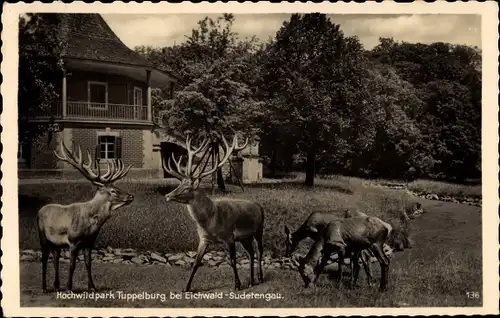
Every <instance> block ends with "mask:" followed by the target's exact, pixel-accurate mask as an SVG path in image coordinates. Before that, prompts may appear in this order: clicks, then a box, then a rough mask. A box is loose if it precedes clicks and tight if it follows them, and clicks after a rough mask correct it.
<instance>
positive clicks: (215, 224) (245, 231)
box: [163, 136, 264, 291]
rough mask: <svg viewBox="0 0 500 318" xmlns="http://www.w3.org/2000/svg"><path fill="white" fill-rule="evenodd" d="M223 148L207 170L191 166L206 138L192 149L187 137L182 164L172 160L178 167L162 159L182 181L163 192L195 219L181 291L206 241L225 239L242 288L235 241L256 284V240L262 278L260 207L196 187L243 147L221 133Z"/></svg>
mask: <svg viewBox="0 0 500 318" xmlns="http://www.w3.org/2000/svg"><path fill="white" fill-rule="evenodd" d="M222 139H223V142H224V145H225V146H226V151H225V154H224V158H223V159H222V161H220V162H217V164H216V165H215V166H214V167H213V168H212V169H210V171H205V172H200V173H198V174H197V173H195V170H196V168H195V169H194V170H193V169H192V161H193V156H194V155H195V154H196V153H198V152H201V151H202V150H203V149H205V148H206V147H207V146H208V144H209V143H208V141H207V140H206V139H205V141H204V142H202V144H201V146H200V147H199V148H197V149H194V150H193V149H191V147H190V143H191V140H190V138H189V137H188V138H187V140H186V146H187V147H186V148H187V151H188V159H187V164H186V167H185V168H182V167H181V166H180V163H181V159H182V158H180V159H179V160H178V161H176V160H175V159H174V158H173V160H174V163H175V165H176V167H177V170H174V169H172V168H171V166H170V160H169V161H168V166H167V165H166V164H165V161H164V162H163V167H164V169H165V170H166V171H167V172H168V173H170V174H171V175H173V176H175V177H176V178H177V179H179V180H180V181H181V183H180V184H179V185H178V186H177V188H175V189H174V190H173V191H171V192H170V193H168V194H166V195H165V199H166V200H167V202H168V201H176V202H179V203H182V204H185V205H187V210H188V212H189V214H190V216H191V218H192V219H193V220H194V221H195V223H196V226H197V232H198V239H199V243H198V249H197V252H196V258H195V262H194V264H193V267H192V270H191V275H190V277H189V280H188V282H187V285H186V287H185V289H184V291H189V290H190V289H191V283H192V281H193V278H194V276H195V274H196V272H197V269H198V268H199V267H200V266H202V259H203V255H204V254H205V252H206V249H207V247H208V245H209V244H211V243H215V242H217V241H219V242H225V243H226V244H227V246H228V249H229V258H230V261H231V267H232V268H233V272H234V279H235V285H234V286H235V289H237V290H238V289H241V282H240V279H239V276H238V271H237V268H236V245H235V244H236V242H240V243H241V244H242V245H243V247H244V248H245V250H246V251H247V252H248V254H249V257H250V285H254V284H255V279H254V257H255V252H254V246H253V243H254V241H256V242H257V247H258V248H257V261H258V271H259V280H260V281H261V282H262V281H263V273H262V254H263V244H262V234H263V229H264V210H263V209H262V207H261V206H260V205H259V204H257V203H255V202H252V201H249V200H242V199H229V198H217V199H211V198H209V197H208V196H207V195H205V194H204V193H202V192H201V191H200V190H198V187H199V183H200V180H201V179H202V178H203V177H204V176H207V175H210V174H211V173H213V172H215V171H216V170H217V169H218V168H220V167H221V166H222V165H223V164H224V163H225V162H226V161H227V160H228V159H229V156H230V155H231V153H232V152H233V151H234V150H235V149H243V148H242V147H244V146H245V145H246V143H245V145H244V146H242V147H237V138H236V137H235V138H234V139H233V144H232V146H229V145H228V144H227V142H226V140H225V138H224V137H223V136H222Z"/></svg>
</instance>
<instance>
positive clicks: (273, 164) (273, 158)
mask: <svg viewBox="0 0 500 318" xmlns="http://www.w3.org/2000/svg"><path fill="white" fill-rule="evenodd" d="M277 165H278V151H277V150H276V148H275V149H273V154H272V156H271V162H270V164H269V166H270V167H269V168H270V170H271V177H272V178H276V169H277Z"/></svg>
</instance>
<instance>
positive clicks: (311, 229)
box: [309, 227, 318, 233]
mask: <svg viewBox="0 0 500 318" xmlns="http://www.w3.org/2000/svg"><path fill="white" fill-rule="evenodd" d="M309 231H311V232H314V233H318V229H317V228H315V227H311V228H310V229H309Z"/></svg>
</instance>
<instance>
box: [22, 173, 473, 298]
mask: <svg viewBox="0 0 500 318" xmlns="http://www.w3.org/2000/svg"><path fill="white" fill-rule="evenodd" d="M175 183H176V182H175V181H174V182H170V181H162V182H161V183H154V184H153V183H147V182H137V181H136V182H132V181H126V180H124V181H122V182H120V183H118V184H117V185H118V186H119V187H120V188H122V189H123V190H126V191H128V192H130V193H133V194H134V196H135V200H134V202H133V203H132V204H131V205H130V206H128V207H125V208H122V209H120V210H118V212H117V214H116V215H115V216H114V217H113V218H111V219H110V220H109V221H108V223H106V224H105V225H104V227H103V228H102V230H101V232H100V235H99V238H98V241H97V246H96V247H107V246H111V247H123V248H124V247H132V248H135V249H137V250H142V251H148V250H149V251H152V250H156V251H162V252H181V251H188V250H195V249H196V246H197V243H198V242H197V236H196V230H195V226H194V222H193V221H192V220H191V219H190V217H189V215H188V213H187V211H186V208H185V207H184V206H182V205H179V204H176V203H168V204H167V203H166V202H165V199H164V197H163V194H165V193H167V192H168V191H170V190H171V189H173V187H174V186H175ZM206 190H207V191H208V189H206ZM229 190H230V193H229V194H226V195H228V196H231V197H241V198H248V199H251V200H255V201H257V202H259V203H260V204H262V205H263V207H264V209H265V211H266V216H265V217H266V219H265V229H264V249H265V253H270V254H271V255H272V256H273V257H274V256H281V255H282V254H283V252H284V244H283V243H284V234H283V229H284V225H285V224H287V225H288V226H289V227H291V228H294V229H295V228H297V227H298V226H299V225H300V224H301V223H302V222H303V221H304V220H305V218H306V217H307V216H308V215H309V214H310V213H311V212H312V211H330V212H332V213H337V214H339V216H340V215H341V213H342V212H343V210H345V209H360V210H362V211H365V213H367V214H371V215H375V216H379V217H381V218H389V217H391V216H393V215H392V214H393V213H394V211H397V210H399V209H401V208H402V207H404V206H405V205H406V204H408V203H409V202H415V201H416V200H417V199H416V198H415V197H413V196H411V195H409V194H407V193H406V192H405V191H401V190H391V189H386V188H380V187H373V186H371V185H370V182H367V181H365V180H362V179H357V178H348V177H340V176H336V177H329V178H324V179H318V180H317V182H316V186H315V187H314V188H307V187H304V186H303V185H302V184H301V182H300V181H299V180H298V179H285V180H281V181H280V182H275V183H268V184H256V185H248V186H247V187H246V188H245V190H244V191H242V190H241V189H239V188H237V187H233V186H230V187H229ZM93 191H94V189H93V187H92V186H91V185H90V184H88V182H72V183H54V184H52V183H46V184H43V185H40V184H22V185H20V186H19V204H20V209H19V238H20V241H19V246H20V249H39V243H38V237H37V232H36V226H35V215H36V210H37V209H38V208H39V207H40V206H41V205H43V204H46V203H48V202H58V203H70V202H74V201H78V200H87V199H90V198H91V197H92V195H93ZM220 195H221V194H215V196H220ZM419 202H421V203H422V205H423V207H424V210H425V211H426V213H425V214H423V215H422V216H421V217H419V218H418V219H415V220H414V221H413V222H414V226H413V228H414V241H415V246H414V247H413V248H412V249H409V250H405V251H403V252H398V253H396V254H395V255H394V258H393V261H392V262H391V270H390V272H391V274H390V286H391V288H390V291H388V292H387V293H384V294H380V293H378V291H377V288H368V287H367V286H365V285H363V283H365V282H364V276H363V275H364V273H362V274H360V275H361V277H360V279H361V281H362V286H363V288H361V289H350V288H345V289H343V291H342V292H340V291H338V290H336V288H337V287H336V286H335V284H334V282H333V281H330V280H329V278H328V275H323V277H322V278H321V280H320V283H319V286H318V287H317V289H315V290H305V289H304V288H303V284H302V281H301V279H300V277H299V275H298V273H297V272H295V271H287V270H271V269H270V270H267V271H266V273H265V280H266V281H265V283H264V284H261V285H257V286H254V287H252V288H251V289H249V290H246V291H254V292H276V293H281V294H283V295H284V296H283V297H284V299H283V300H279V301H276V300H275V301H268V302H267V301H265V300H252V301H248V302H245V303H244V304H242V303H241V301H240V302H238V301H236V302H235V301H234V300H233V301H231V300H228V299H224V300H220V301H216V302H214V301H213V300H212V301H210V300H203V301H199V300H198V301H196V300H192V301H182V302H179V301H169V300H167V301H166V302H161V301H143V302H135V303H126V304H124V303H123V301H121V302H117V301H109V302H106V301H104V302H99V304H96V303H90V302H89V301H88V300H87V301H85V300H73V301H65V302H60V301H59V302H58V301H57V300H56V299H54V296H53V295H43V294H41V291H40V290H39V289H40V286H39V285H40V266H39V264H38V263H22V266H21V293H22V295H21V301H22V304H23V305H24V306H38V305H43V306H48V305H58V306H116V305H119V306H133V307H137V306H139V307H143V306H167V307H178V306H182V307H189V306H200V307H214V306H215V307H240V306H244V307H262V306H264V307H269V306H271V307H294V306H299V307H304V306H305V307H318V306H321V307H339V306H341V307H345V306H358V307H366V306H480V305H481V299H475V300H471V299H467V297H466V296H465V292H466V291H471V290H476V291H481V290H482V271H481V268H482V254H481V239H482V235H481V213H480V212H481V208H479V207H474V206H468V205H462V204H455V203H450V202H440V201H427V200H419ZM478 212H479V213H478ZM309 246H310V241H309V240H305V241H303V243H301V245H300V246H299V249H298V252H299V253H301V252H305V251H306V250H307V248H308V247H309ZM219 248H222V247H214V248H213V249H219ZM66 267H67V266H66V265H62V268H61V274H62V276H61V278H62V281H65V280H66V277H67V276H66V275H67V268H66ZM373 268H374V270H375V272H374V274H375V278H376V279H378V277H379V276H378V265H373ZM93 269H94V270H93V272H94V276H95V279H94V280H95V281H96V283H97V285H98V288H99V286H102V288H104V289H105V290H121V291H129V292H133V291H137V290H148V291H150V292H164V293H168V292H169V290H178V291H180V290H181V288H182V287H183V285H184V284H185V281H186V279H187V277H188V275H189V271H188V270H186V269H181V268H176V267H172V268H168V269H167V268H165V267H161V266H139V265H137V266H136V265H126V264H95V265H94V266H93ZM75 275H76V276H75V281H76V282H78V286H81V287H84V286H85V284H86V278H85V271H84V268H83V265H79V267H78V269H77V271H76V272H75ZM240 276H241V278H242V282H243V284H244V286H245V282H247V279H248V271H247V270H240ZM50 277H51V275H50V274H49V281H50V279H51V278H50ZM290 277H292V279H290ZM193 284H194V286H195V289H197V290H203V291H212V290H213V291H221V290H225V291H228V290H229V289H230V288H231V286H232V272H231V269H230V268H217V269H214V268H206V267H203V268H202V269H200V273H199V274H197V276H196V278H195V281H194V283H193ZM141 286H142V287H141ZM141 288H142V289H141ZM311 296H314V297H311Z"/></svg>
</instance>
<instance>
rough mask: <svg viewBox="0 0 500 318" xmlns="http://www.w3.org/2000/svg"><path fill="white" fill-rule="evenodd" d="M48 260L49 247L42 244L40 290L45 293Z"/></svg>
mask: <svg viewBox="0 0 500 318" xmlns="http://www.w3.org/2000/svg"><path fill="white" fill-rule="evenodd" d="M48 260H49V247H48V246H47V245H45V244H43V245H42V291H43V293H47V262H48Z"/></svg>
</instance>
